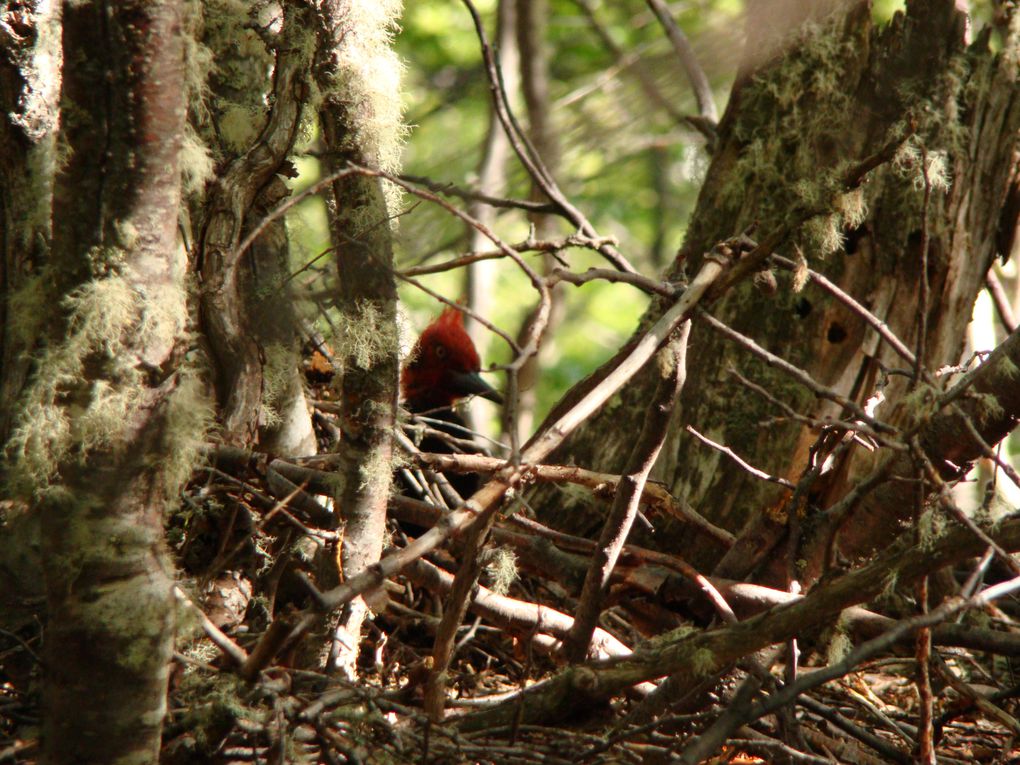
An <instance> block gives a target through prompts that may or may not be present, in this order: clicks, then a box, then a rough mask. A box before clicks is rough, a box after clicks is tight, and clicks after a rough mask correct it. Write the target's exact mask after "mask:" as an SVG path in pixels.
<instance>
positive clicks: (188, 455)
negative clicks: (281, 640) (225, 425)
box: [160, 367, 216, 497]
mask: <svg viewBox="0 0 1020 765" xmlns="http://www.w3.org/2000/svg"><path fill="white" fill-rule="evenodd" d="M178 374H179V381H178V383H177V388H176V390H175V391H174V392H173V394H171V396H170V399H169V401H168V402H167V404H166V421H165V426H164V429H163V447H162V449H160V452H161V454H160V472H161V475H162V478H163V481H164V482H165V485H166V491H165V496H168V497H174V496H177V493H178V492H179V491H180V490H181V488H182V487H183V486H184V484H185V483H187V481H188V479H189V478H190V477H191V475H192V473H193V472H194V470H195V468H196V467H197V466H198V465H199V464H201V462H202V460H203V459H204V458H205V457H204V455H205V451H204V449H205V443H206V435H207V434H208V433H209V431H210V430H212V428H213V427H214V426H215V424H216V409H215V407H214V405H213V401H212V397H211V396H210V395H209V391H208V390H207V389H206V386H205V383H204V382H203V381H202V377H201V375H200V373H199V371H198V370H196V369H194V368H191V367H185V368H183V369H182V370H180V372H179V373H178Z"/></svg>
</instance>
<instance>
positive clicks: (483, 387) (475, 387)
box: [453, 372, 503, 404]
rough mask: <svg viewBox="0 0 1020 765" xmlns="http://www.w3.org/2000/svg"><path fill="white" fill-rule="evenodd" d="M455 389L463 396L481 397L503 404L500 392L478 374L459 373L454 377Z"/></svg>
mask: <svg viewBox="0 0 1020 765" xmlns="http://www.w3.org/2000/svg"><path fill="white" fill-rule="evenodd" d="M453 387H454V389H455V390H456V392H457V393H459V394H460V395H462V396H481V397H482V398H487V399H489V401H494V402H495V403H497V404H502V403H503V397H502V396H501V395H499V392H498V391H497V390H496V389H495V388H493V387H492V386H491V385H489V384H488V383H487V382H485V380H483V379H482V377H481V375H479V374H478V373H477V372H457V373H456V374H454V375H453Z"/></svg>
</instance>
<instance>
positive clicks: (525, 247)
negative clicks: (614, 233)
mask: <svg viewBox="0 0 1020 765" xmlns="http://www.w3.org/2000/svg"><path fill="white" fill-rule="evenodd" d="M400 177H401V178H403V177H405V176H400ZM614 241H616V240H615V239H612V238H609V237H603V238H601V239H591V238H590V237H587V236H584V235H582V234H571V235H570V236H565V237H562V238H560V239H535V238H534V237H533V236H529V237H528V238H527V239H525V240H524V241H521V242H516V243H514V244H511V245H510V249H512V250H516V251H517V252H542V253H548V254H551V255H552V256H553V257H558V255H557V253H558V252H559V251H560V250H566V249H569V248H571V247H579V248H582V249H586V250H596V251H597V250H598V248H599V247H601V246H602V245H603V244H606V243H607V242H614ZM505 257H506V255H505V254H503V252H501V251H500V250H487V251H484V252H468V253H465V254H463V255H461V256H459V257H456V258H451V259H450V260H445V261H443V262H441V263H433V264H432V265H429V266H412V267H410V268H405V269H404V270H403V271H400V272H398V273H399V275H400V276H425V275H427V274H439V273H443V272H445V271H452V270H454V269H456V268H462V267H464V266H469V265H471V264H472V263H477V262H479V261H482V260H495V259H498V258H505ZM612 273H614V274H616V273H620V272H619V271H612ZM674 294H675V293H674Z"/></svg>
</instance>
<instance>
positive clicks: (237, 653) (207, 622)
mask: <svg viewBox="0 0 1020 765" xmlns="http://www.w3.org/2000/svg"><path fill="white" fill-rule="evenodd" d="M174 596H175V597H176V598H177V600H178V601H180V602H181V603H182V604H183V605H185V606H187V607H188V608H190V609H191V610H192V611H194V612H195V614H196V615H197V616H198V618H199V620H200V621H201V623H202V630H203V631H204V632H205V634H206V637H208V638H209V639H210V640H211V641H213V643H214V644H215V645H216V647H217V648H219V649H220V650H221V651H222V652H223V653H224V655H225V656H227V657H228V658H230V660H231V661H233V662H234V664H235V665H237V666H238V667H241V666H244V664H245V662H247V661H248V654H247V653H245V650H244V649H243V648H241V646H239V645H238V644H237V643H235V642H234V641H233V640H231V639H230V638H229V637H228V636H227V635H226V634H225V633H224V632H223V630H221V629H220V628H219V627H217V626H216V625H215V624H213V622H212V619H210V618H209V617H208V616H206V613H205V611H203V610H202V609H201V608H199V607H198V606H197V605H196V604H195V603H194V601H192V600H191V598H189V597H188V595H187V593H185V592H184V590H182V589H181V588H180V587H179V586H178V585H174Z"/></svg>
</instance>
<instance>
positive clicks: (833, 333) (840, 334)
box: [826, 322, 846, 343]
mask: <svg viewBox="0 0 1020 765" xmlns="http://www.w3.org/2000/svg"><path fill="white" fill-rule="evenodd" d="M826 339H828V341H829V342H830V343H842V342H843V341H844V340H846V330H845V329H843V325H842V324H838V323H836V322H832V324H830V325H829V332H828V334H827V335H826Z"/></svg>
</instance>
